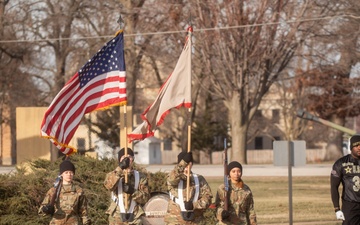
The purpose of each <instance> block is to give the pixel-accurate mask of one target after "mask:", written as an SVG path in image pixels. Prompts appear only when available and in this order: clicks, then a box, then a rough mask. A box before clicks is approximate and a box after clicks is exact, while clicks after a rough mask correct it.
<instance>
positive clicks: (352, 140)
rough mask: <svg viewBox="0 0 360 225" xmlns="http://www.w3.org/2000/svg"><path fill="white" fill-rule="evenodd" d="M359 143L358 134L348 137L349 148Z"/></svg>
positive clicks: (359, 137) (359, 136)
mask: <svg viewBox="0 0 360 225" xmlns="http://www.w3.org/2000/svg"><path fill="white" fill-rule="evenodd" d="M358 145H360V135H354V136H352V137H351V138H350V148H353V147H355V146H358Z"/></svg>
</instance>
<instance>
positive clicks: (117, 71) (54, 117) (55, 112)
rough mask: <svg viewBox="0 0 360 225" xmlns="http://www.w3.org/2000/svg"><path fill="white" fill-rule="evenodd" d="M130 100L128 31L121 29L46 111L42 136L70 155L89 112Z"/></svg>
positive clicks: (63, 89)
mask: <svg viewBox="0 0 360 225" xmlns="http://www.w3.org/2000/svg"><path fill="white" fill-rule="evenodd" d="M124 104H126V74H125V59H124V35H123V32H122V30H120V31H119V32H118V33H117V35H116V37H114V38H113V39H112V40H110V41H109V42H107V43H106V44H105V45H104V46H103V47H102V48H101V49H100V50H99V51H98V52H97V53H96V54H95V55H94V56H93V57H92V59H90V60H89V61H88V62H87V63H86V64H85V65H84V66H83V67H82V68H81V69H80V70H79V71H78V72H77V73H76V74H75V75H74V76H73V77H72V78H71V79H70V80H69V81H68V82H67V83H66V85H65V86H64V87H63V88H62V89H61V91H60V92H59V93H58V94H57V95H56V97H55V98H54V100H53V101H52V103H51V104H50V106H49V108H48V109H47V111H46V112H45V115H44V118H43V121H42V124H41V136H42V137H45V138H49V139H50V141H51V142H53V143H54V144H55V145H56V147H57V148H58V149H60V151H61V152H62V153H64V154H66V155H70V154H72V153H73V152H76V149H75V148H74V147H71V146H69V145H68V144H69V142H70V140H71V139H72V137H73V136H74V133H75V131H76V130H77V128H78V126H79V124H80V122H81V119H82V118H83V116H84V115H85V114H86V113H89V112H92V111H95V110H99V109H105V108H108V107H111V106H115V105H124Z"/></svg>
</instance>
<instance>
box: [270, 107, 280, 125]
mask: <svg viewBox="0 0 360 225" xmlns="http://www.w3.org/2000/svg"><path fill="white" fill-rule="evenodd" d="M279 121H280V110H279V109H273V110H272V122H273V123H279Z"/></svg>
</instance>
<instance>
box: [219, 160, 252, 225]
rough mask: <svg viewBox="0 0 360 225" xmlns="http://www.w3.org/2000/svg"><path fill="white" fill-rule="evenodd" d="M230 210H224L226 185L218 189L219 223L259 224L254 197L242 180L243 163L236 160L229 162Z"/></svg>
mask: <svg viewBox="0 0 360 225" xmlns="http://www.w3.org/2000/svg"><path fill="white" fill-rule="evenodd" d="M227 171H228V173H229V177H230V179H229V191H228V194H227V196H228V210H224V196H225V194H224V193H225V185H224V184H221V185H220V186H219V188H218V190H217V193H216V198H215V205H216V207H217V210H216V217H217V219H218V220H219V222H218V223H217V224H218V225H224V224H229V225H230V224H231V225H257V222H256V214H255V210H254V199H253V195H252V192H251V190H250V188H249V187H248V186H247V185H246V184H245V183H244V182H243V181H242V179H241V176H242V165H241V164H240V163H238V162H236V161H233V162H231V163H229V165H228V170H227Z"/></svg>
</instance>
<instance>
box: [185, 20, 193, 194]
mask: <svg viewBox="0 0 360 225" xmlns="http://www.w3.org/2000/svg"><path fill="white" fill-rule="evenodd" d="M192 31H193V30H192V26H191V25H190V26H189V27H188V38H190V40H191V35H192ZM190 43H192V42H190ZM189 48H190V55H191V48H192V46H191V45H190V46H189ZM190 96H191V57H190ZM191 107H192V106H191ZM191 107H190V108H189V111H188V120H187V121H188V135H187V136H188V139H187V140H188V142H187V143H188V145H187V152H191ZM186 177H187V179H186V201H189V198H190V165H188V170H187V176H186Z"/></svg>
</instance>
